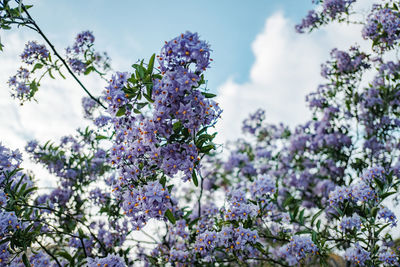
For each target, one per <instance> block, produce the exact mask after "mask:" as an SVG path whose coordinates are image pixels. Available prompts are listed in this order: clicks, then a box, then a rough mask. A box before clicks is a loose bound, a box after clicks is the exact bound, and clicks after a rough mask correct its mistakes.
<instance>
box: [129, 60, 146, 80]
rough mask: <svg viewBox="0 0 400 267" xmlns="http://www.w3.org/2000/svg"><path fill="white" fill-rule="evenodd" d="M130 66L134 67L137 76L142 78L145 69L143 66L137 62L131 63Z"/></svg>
mask: <svg viewBox="0 0 400 267" xmlns="http://www.w3.org/2000/svg"><path fill="white" fill-rule="evenodd" d="M132 67H134V68H135V69H136V71H137V74H138V76H139V77H140V79H142V80H143V79H144V75H145V72H146V69H145V68H144V67H143V66H141V65H138V64H133V65H132Z"/></svg>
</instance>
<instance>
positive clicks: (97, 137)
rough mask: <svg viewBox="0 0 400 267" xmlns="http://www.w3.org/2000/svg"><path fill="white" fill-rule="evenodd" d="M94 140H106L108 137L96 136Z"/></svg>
mask: <svg viewBox="0 0 400 267" xmlns="http://www.w3.org/2000/svg"><path fill="white" fill-rule="evenodd" d="M95 139H96V140H102V139H108V137H107V136H104V135H97V136H96V138H95Z"/></svg>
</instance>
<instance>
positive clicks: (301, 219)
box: [299, 209, 305, 224]
mask: <svg viewBox="0 0 400 267" xmlns="http://www.w3.org/2000/svg"><path fill="white" fill-rule="evenodd" d="M304 211H305V209H303V210H302V211H300V215H299V221H300V223H301V224H303V223H304Z"/></svg>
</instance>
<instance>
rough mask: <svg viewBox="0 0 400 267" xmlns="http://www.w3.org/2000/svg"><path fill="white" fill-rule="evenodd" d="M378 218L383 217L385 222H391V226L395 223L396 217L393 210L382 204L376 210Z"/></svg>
mask: <svg viewBox="0 0 400 267" xmlns="http://www.w3.org/2000/svg"><path fill="white" fill-rule="evenodd" d="M378 218H379V219H383V220H385V221H386V222H390V223H392V227H394V226H396V225H397V217H396V215H395V214H394V212H393V211H391V210H390V209H388V208H387V207H384V206H382V207H381V208H380V210H379V212H378Z"/></svg>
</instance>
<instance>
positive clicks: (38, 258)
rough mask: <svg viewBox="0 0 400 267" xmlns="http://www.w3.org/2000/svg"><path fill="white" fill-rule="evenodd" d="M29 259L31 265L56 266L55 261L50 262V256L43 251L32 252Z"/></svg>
mask: <svg viewBox="0 0 400 267" xmlns="http://www.w3.org/2000/svg"><path fill="white" fill-rule="evenodd" d="M29 261H30V263H31V265H32V266H57V265H56V263H53V264H51V263H52V261H51V259H50V256H49V255H48V254H46V253H44V252H43V251H40V252H39V253H37V254H32V256H31V257H29Z"/></svg>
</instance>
